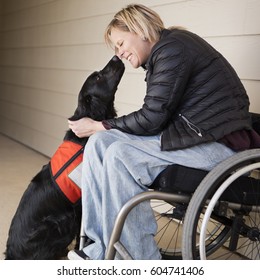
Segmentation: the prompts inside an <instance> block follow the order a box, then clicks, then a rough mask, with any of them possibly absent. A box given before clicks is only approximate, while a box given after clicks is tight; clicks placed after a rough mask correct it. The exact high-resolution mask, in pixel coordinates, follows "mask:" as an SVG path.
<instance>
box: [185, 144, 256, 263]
mask: <svg viewBox="0 0 260 280" xmlns="http://www.w3.org/2000/svg"><path fill="white" fill-rule="evenodd" d="M259 168H260V149H254V150H248V151H244V152H240V153H237V154H236V155H234V156H232V157H230V158H228V159H227V160H225V161H223V162H222V163H220V164H219V165H218V166H217V167H215V168H214V169H213V170H212V171H211V172H209V174H208V175H207V176H206V177H205V178H204V180H203V181H202V182H201V184H200V185H199V187H198V188H197V190H196V191H195V193H194V195H193V196H192V199H191V200H190V203H189V205H188V208H187V211H186V215H185V220H184V225H183V238H182V256H183V258H184V259H200V258H201V259H205V258H207V259H260V180H259V177H260V176H259ZM201 221H202V222H201ZM212 221H215V222H216V223H218V224H219V230H217V231H216V232H215V234H214V235H213V236H212V238H209V235H208V232H210V233H212V229H211V227H212ZM198 244H199V247H200V248H198Z"/></svg>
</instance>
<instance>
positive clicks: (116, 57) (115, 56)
mask: <svg viewBox="0 0 260 280" xmlns="http://www.w3.org/2000/svg"><path fill="white" fill-rule="evenodd" d="M112 60H113V61H118V60H120V58H119V57H118V56H117V55H114V56H113V57H112Z"/></svg>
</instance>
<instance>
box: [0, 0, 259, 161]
mask: <svg viewBox="0 0 260 280" xmlns="http://www.w3.org/2000/svg"><path fill="white" fill-rule="evenodd" d="M132 2H133V1H126V0H109V1H106V0H37V1H35V0H0V4H1V3H2V4H3V7H2V9H1V5H0V20H1V21H0V23H2V25H0V28H1V32H0V40H1V41H0V132H2V133H4V134H6V135H8V136H10V137H11V138H14V139H16V140H18V141H20V142H22V143H24V144H26V145H28V146H30V147H32V148H33V149H36V150H38V151H40V152H41V153H43V154H46V155H48V156H51V155H52V153H53V152H54V151H55V149H56V148H57V146H58V145H59V143H60V142H61V140H62V138H63V136H64V132H65V130H66V129H67V122H66V118H67V117H69V116H70V115H72V113H73V112H74V109H75V106H76V102H77V94H78V92H79V89H80V87H81V85H82V83H83V82H84V80H85V77H86V76H88V75H89V74H90V73H91V72H92V71H93V70H96V69H100V68H102V67H103V65H104V64H105V63H106V62H107V61H108V60H109V58H110V57H111V56H112V55H113V53H112V50H110V49H109V48H107V47H106V45H105V44H104V41H103V32H104V29H105V27H106V25H107V24H108V22H109V21H110V19H111V18H112V16H113V14H114V13H115V12H116V11H118V10H119V9H120V8H122V7H123V6H125V5H126V4H128V3H132ZM134 2H135V3H143V4H145V5H147V6H149V7H151V8H153V9H154V10H156V11H157V12H158V13H159V14H160V15H161V17H162V19H163V20H164V22H165V25H166V26H170V25H183V26H185V27H187V28H188V29H189V30H191V31H193V32H195V33H197V34H199V35H201V36H202V37H204V38H205V39H206V40H207V41H208V42H210V43H211V44H212V45H213V46H215V47H216V48H217V49H218V50H219V51H220V52H221V53H222V54H224V56H226V58H227V59H228V60H229V61H230V63H231V64H232V65H233V66H234V68H235V69H236V70H237V72H238V75H239V76H240V78H241V79H242V82H243V84H244V85H245V87H246V88H247V90H248V94H249V96H250V99H251V110H252V111H254V112H260V94H259V93H260V81H259V80H260V69H259V65H260V52H259V50H260V18H259V14H260V0H254V1H253V0H190V1H189V0H183V1H182V0H175V1H174V0H143V1H134ZM126 66H127V70H126V74H125V75H124V77H123V79H122V82H121V84H120V87H119V90H118V93H117V98H116V107H117V109H118V113H119V115H121V114H125V113H128V112H130V111H132V110H135V109H138V108H139V106H140V105H141V104H142V100H143V97H144V94H145V83H144V81H143V79H144V72H143V71H142V70H141V69H138V70H134V69H132V68H131V67H130V66H129V65H128V64H127V65H126Z"/></svg>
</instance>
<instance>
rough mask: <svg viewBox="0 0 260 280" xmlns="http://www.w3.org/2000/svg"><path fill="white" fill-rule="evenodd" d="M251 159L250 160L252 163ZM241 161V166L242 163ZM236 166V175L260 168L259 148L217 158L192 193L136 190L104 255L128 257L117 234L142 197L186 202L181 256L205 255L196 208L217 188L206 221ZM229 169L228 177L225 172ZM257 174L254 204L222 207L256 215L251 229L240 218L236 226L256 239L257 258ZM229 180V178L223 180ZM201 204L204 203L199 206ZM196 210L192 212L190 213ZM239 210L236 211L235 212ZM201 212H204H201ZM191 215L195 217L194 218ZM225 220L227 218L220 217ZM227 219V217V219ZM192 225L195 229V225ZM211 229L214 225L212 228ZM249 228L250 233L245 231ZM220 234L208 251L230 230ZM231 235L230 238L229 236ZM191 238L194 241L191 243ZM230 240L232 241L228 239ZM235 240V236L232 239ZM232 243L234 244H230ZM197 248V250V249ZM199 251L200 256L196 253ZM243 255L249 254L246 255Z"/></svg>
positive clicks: (259, 232) (259, 256)
mask: <svg viewBox="0 0 260 280" xmlns="http://www.w3.org/2000/svg"><path fill="white" fill-rule="evenodd" d="M252 162H253V163H252ZM244 165H245V166H244ZM237 168H238V172H240V173H238V175H237V177H240V176H244V173H248V172H249V171H252V170H255V168H257V169H259V168H260V149H252V150H247V151H244V152H240V153H237V154H235V155H234V156H232V157H230V158H228V159H227V160H225V161H223V162H221V163H220V164H219V165H218V166H217V167H215V168H214V169H213V170H212V171H211V172H209V173H208V175H207V176H206V177H205V178H204V179H203V180H202V182H201V183H200V185H199V186H198V188H197V189H196V191H195V192H194V194H193V195H192V196H191V195H187V194H178V193H176V194H174V193H164V192H160V191H153V190H149V191H147V192H143V193H140V194H138V195H136V196H134V197H133V198H131V199H130V200H129V201H128V202H127V203H126V204H125V205H124V206H123V207H122V209H121V211H120V212H119V214H118V216H117V219H116V222H115V226H114V230H113V232H112V234H111V238H110V242H109V245H108V248H107V252H106V256H105V259H107V260H111V259H114V258H115V255H116V253H118V254H120V256H121V257H122V259H132V257H131V255H130V253H129V252H128V251H127V249H126V248H125V247H124V245H123V244H122V243H121V242H120V235H121V232H122V230H123V226H124V222H125V219H126V217H127V215H128V213H129V212H130V211H131V209H133V208H134V207H135V206H136V205H137V204H139V203H141V202H143V201H145V200H152V199H157V200H163V201H165V202H168V203H170V204H173V205H175V204H181V205H182V204H188V207H187V211H186V214H185V219H184V223H183V238H182V248H181V253H182V258H183V259H198V258H203V259H205V258H206V252H205V250H206V249H205V248H206V247H207V245H205V240H207V238H206V232H207V230H206V229H205V225H204V228H202V229H201V232H200V233H199V232H198V231H197V224H196V223H198V214H200V211H201V210H200V208H201V207H202V206H201V204H203V203H204V204H207V207H208V206H209V203H210V202H211V201H213V200H212V198H211V199H209V197H208V196H209V194H210V193H211V192H212V189H217V190H216V192H217V191H218V190H219V193H218V194H217V195H218V197H215V198H214V195H213V198H214V201H213V206H212V207H211V209H210V213H209V214H208V215H207V217H206V218H205V217H204V224H206V223H208V221H209V218H210V215H211V213H212V211H213V207H214V206H216V204H217V203H218V198H219V197H220V196H221V194H222V193H223V192H224V190H225V189H226V188H228V187H229V186H230V184H231V183H232V182H229V181H230V177H231V176H233V174H234V172H235V170H236V169H237ZM241 169H243V172H242V173H241V171H240V170H241ZM229 173H230V177H229V176H227V175H228V174H229ZM223 176H224V177H225V180H224V181H223ZM259 179H260V178H258V179H257V180H258V185H257V186H258V188H259V192H258V194H257V201H256V202H257V205H249V206H248V205H246V204H244V203H242V202H241V203H233V202H228V201H226V203H227V204H226V205H225V207H228V209H226V210H225V211H226V212H227V211H228V210H232V211H236V212H241V211H242V212H243V211H245V213H246V214H245V215H248V213H247V211H253V212H254V213H256V215H258V216H257V218H258V219H259V221H258V224H256V225H255V226H254V227H253V228H252V229H249V226H247V225H245V224H243V222H242V221H240V226H244V231H246V230H247V234H248V235H249V234H251V235H253V236H250V237H248V238H249V239H250V238H251V240H253V241H254V242H256V243H257V245H255V248H254V250H255V251H256V253H254V254H256V256H254V258H256V259H260V198H259V196H260V180H259ZM227 180H229V181H227ZM232 180H233V181H234V180H235V179H234V178H232V179H231V181H232ZM220 182H221V186H223V184H225V188H222V189H221V186H220V189H218V186H219V184H220ZM203 207H204V206H203ZM194 213H196V214H194ZM205 213H207V211H206V212H205ZM239 214H240V213H239ZM204 215H205V214H204ZM194 217H195V218H194ZM224 218H225V219H226V220H227V218H226V217H224ZM228 222H231V221H228ZM228 227H229V229H230V228H232V225H228ZM195 228H196V229H195ZM214 230H215V229H214ZM250 230H251V233H249V232H250ZM194 231H195V233H194ZM221 234H223V235H224V236H223V238H222V239H220V240H219V238H216V239H214V241H213V244H214V242H215V243H216V241H217V242H218V241H219V243H217V244H214V245H212V244H211V245H210V246H209V247H210V249H209V254H210V255H211V253H214V252H215V251H216V250H217V249H219V247H221V246H223V244H224V242H226V241H227V239H229V238H230V236H231V235H230V230H228V231H227V230H226V229H225V226H224V230H223V231H222V232H221ZM240 234H243V235H245V233H236V235H240ZM197 235H200V241H199V245H198V243H197V241H196V242H195V239H196V238H195V236H197ZM233 239H234V238H233ZM236 239H238V236H236ZM194 242H195V243H194ZM231 242H234V241H231ZM235 242H237V240H236V241H235ZM232 246H234V245H232ZM199 251H200V254H199V253H198V252H199ZM200 255H202V256H200ZM245 258H250V257H248V256H246V257H245Z"/></svg>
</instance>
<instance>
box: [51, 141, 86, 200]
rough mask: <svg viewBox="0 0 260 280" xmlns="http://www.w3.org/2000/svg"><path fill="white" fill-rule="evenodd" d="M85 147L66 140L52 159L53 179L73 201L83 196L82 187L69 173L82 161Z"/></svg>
mask: <svg viewBox="0 0 260 280" xmlns="http://www.w3.org/2000/svg"><path fill="white" fill-rule="evenodd" d="M83 149H84V148H83V146H81V145H80V144H76V143H74V142H71V141H64V142H63V143H62V144H61V145H60V146H59V148H58V149H57V151H56V152H55V153H54V155H53V157H52V158H51V161H50V167H51V173H52V176H53V180H54V181H55V183H56V184H57V185H58V187H59V188H60V189H61V191H62V192H63V193H64V195H65V196H66V197H67V198H68V199H69V201H70V202H72V203H75V202H77V201H78V200H79V199H80V198H81V189H80V187H79V186H78V185H76V184H75V183H74V182H73V181H72V180H71V179H70V178H69V174H70V173H71V172H72V171H73V170H74V169H75V168H76V167H77V166H78V165H79V164H80V163H81V162H82V159H83Z"/></svg>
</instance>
